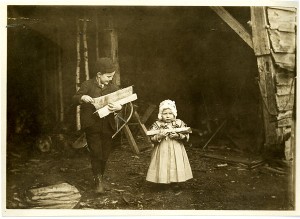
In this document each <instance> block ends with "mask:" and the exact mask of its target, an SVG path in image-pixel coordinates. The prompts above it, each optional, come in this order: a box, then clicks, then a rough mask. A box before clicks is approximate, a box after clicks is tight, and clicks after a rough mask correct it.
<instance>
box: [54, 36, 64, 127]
mask: <svg viewBox="0 0 300 219" xmlns="http://www.w3.org/2000/svg"><path fill="white" fill-rule="evenodd" d="M60 37H61V34H59V31H57V33H56V39H57V42H58V43H57V44H58V45H60ZM57 59H58V61H57V62H58V66H57V68H58V89H59V105H60V107H59V110H60V112H59V121H60V122H63V121H64V100H63V82H62V64H61V59H62V55H61V48H60V47H59V48H58V49H57Z"/></svg>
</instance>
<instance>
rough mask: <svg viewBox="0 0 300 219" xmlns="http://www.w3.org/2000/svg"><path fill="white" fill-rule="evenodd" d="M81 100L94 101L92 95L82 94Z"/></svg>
mask: <svg viewBox="0 0 300 219" xmlns="http://www.w3.org/2000/svg"><path fill="white" fill-rule="evenodd" d="M81 101H83V102H85V103H94V99H93V98H92V97H90V96H89V95H83V96H82V97H81Z"/></svg>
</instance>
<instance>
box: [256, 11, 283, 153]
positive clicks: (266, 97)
mask: <svg viewBox="0 0 300 219" xmlns="http://www.w3.org/2000/svg"><path fill="white" fill-rule="evenodd" d="M251 25H252V35H253V49H254V53H255V55H256V56H257V65H258V72H259V75H258V86H259V89H260V92H261V98H262V104H263V116H264V128H265V151H270V150H271V149H272V148H271V147H273V146H274V145H276V144H277V134H276V115H277V106H276V99H275V89H274V63H273V61H272V58H271V55H270V53H271V52H270V51H271V50H270V42H269V37H268V34H267V30H266V26H267V22H266V15H265V9H264V7H251Z"/></svg>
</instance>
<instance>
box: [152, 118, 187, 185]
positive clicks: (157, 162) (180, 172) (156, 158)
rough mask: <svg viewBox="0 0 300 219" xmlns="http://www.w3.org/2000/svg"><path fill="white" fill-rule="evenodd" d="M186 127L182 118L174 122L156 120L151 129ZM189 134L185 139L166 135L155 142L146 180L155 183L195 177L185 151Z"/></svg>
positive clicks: (182, 180) (181, 180)
mask: <svg viewBox="0 0 300 219" xmlns="http://www.w3.org/2000/svg"><path fill="white" fill-rule="evenodd" d="M179 127H186V124H185V123H184V122H183V121H181V120H180V119H176V120H175V121H173V122H172V123H164V122H162V121H156V122H155V123H154V124H153V125H152V127H151V129H150V130H159V129H167V128H179ZM188 138H189V135H188V134H185V138H184V140H174V139H170V138H169V137H166V138H165V139H163V140H161V141H160V142H155V144H156V145H155V147H154V150H153V152H152V157H151V162H150V166H149V169H148V173H147V177H146V180H147V181H150V182H154V183H171V182H184V181H186V180H188V179H191V178H193V174H192V169H191V166H190V163H189V160H188V156H187V153H186V151H185V148H184V145H183V141H187V140H188Z"/></svg>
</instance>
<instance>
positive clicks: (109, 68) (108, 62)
mask: <svg viewBox="0 0 300 219" xmlns="http://www.w3.org/2000/svg"><path fill="white" fill-rule="evenodd" d="M115 70H116V66H115V63H113V61H112V59H110V58H100V59H99V60H97V61H96V63H95V71H96V72H101V73H102V74H104V73H111V72H114V71H115Z"/></svg>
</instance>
